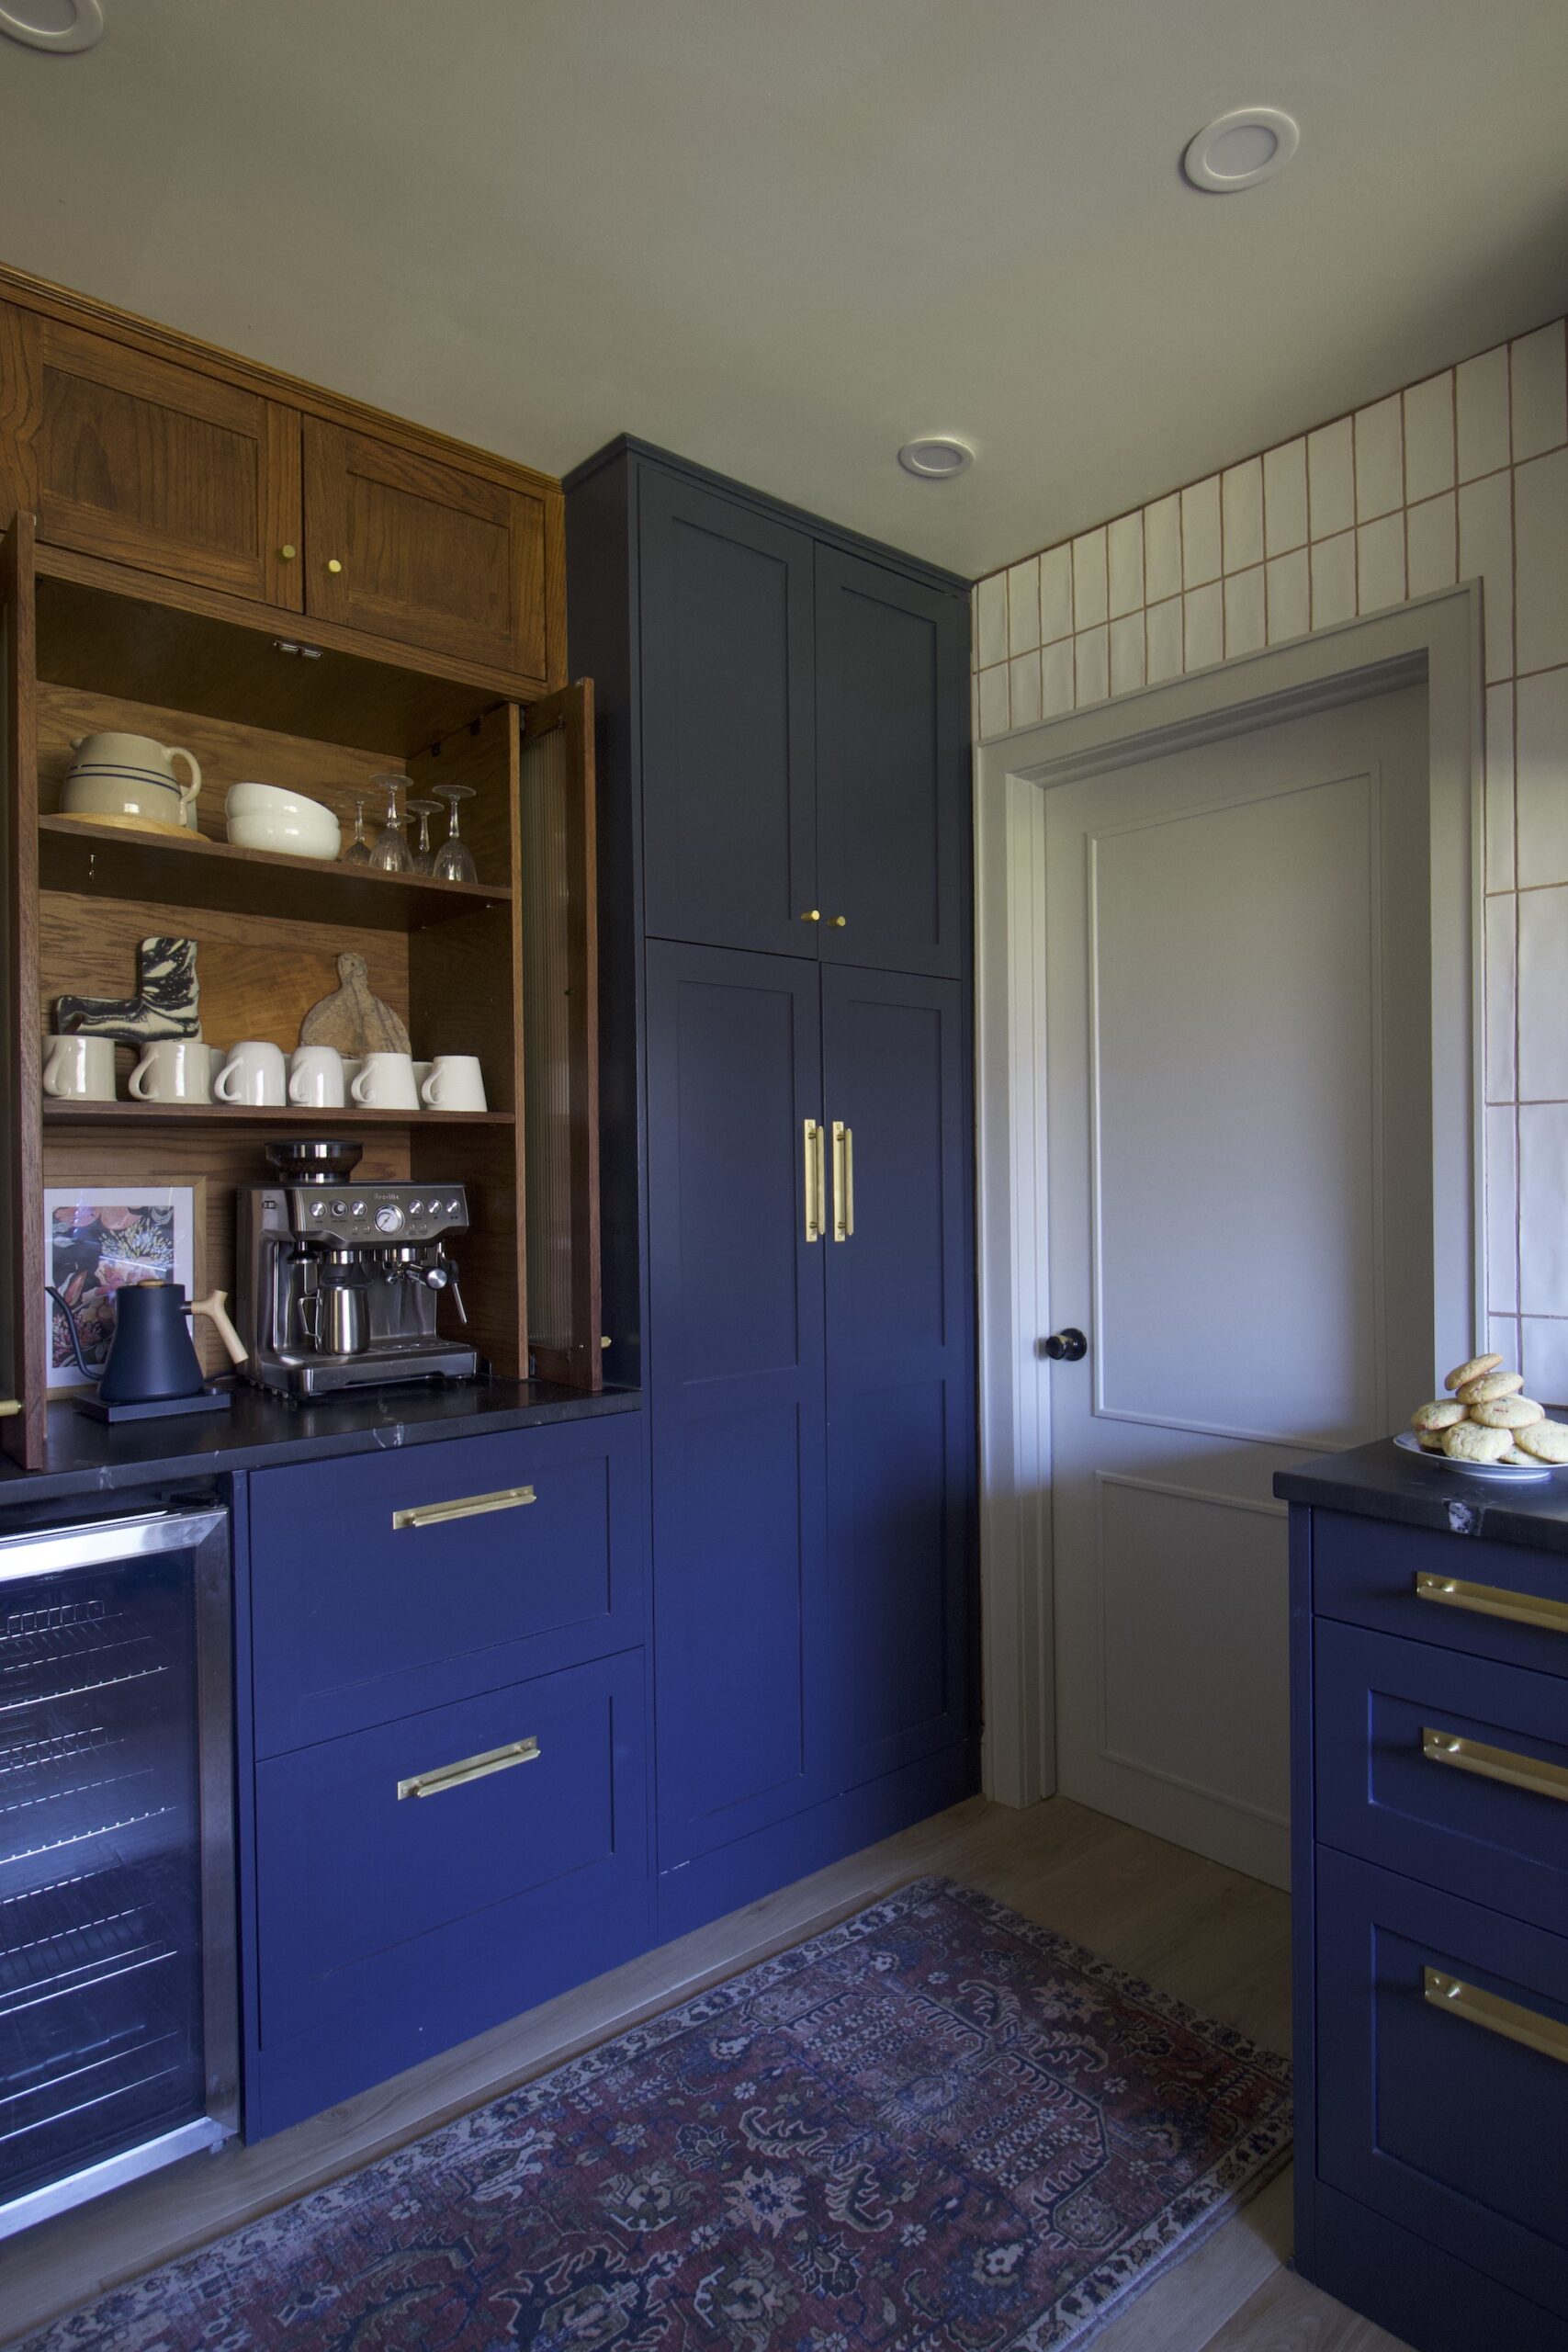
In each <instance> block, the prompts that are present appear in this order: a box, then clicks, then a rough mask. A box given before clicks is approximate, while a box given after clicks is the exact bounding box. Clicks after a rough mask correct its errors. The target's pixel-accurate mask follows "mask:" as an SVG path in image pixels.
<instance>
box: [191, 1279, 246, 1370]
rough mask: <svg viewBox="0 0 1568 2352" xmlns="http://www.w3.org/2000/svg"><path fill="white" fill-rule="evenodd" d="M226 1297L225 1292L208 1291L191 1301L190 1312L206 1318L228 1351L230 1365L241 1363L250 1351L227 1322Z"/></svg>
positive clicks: (228, 1321)
mask: <svg viewBox="0 0 1568 2352" xmlns="http://www.w3.org/2000/svg"><path fill="white" fill-rule="evenodd" d="M228 1295H229V1294H228V1292H227V1291H226V1290H209V1292H208V1294H207V1296H206V1297H205V1298H193V1299H192V1301H191V1303H190V1311H191V1313H192V1314H193V1315H205V1316H206V1317H208V1319H209V1322H210V1323H211V1324H212V1326H213V1329H215V1330H216V1331H217V1333H218V1336H219V1338H220V1340H222V1342H223V1344H224V1346H225V1347H226V1348H227V1349H228V1351H229V1360H230V1362H231V1363H245V1361H246V1360H247V1358H248V1357H249V1355H250V1352H251V1351H250V1350H249V1348H247V1347H246V1345H245V1343H244V1341H243V1340H242V1339H241V1337H240V1335H239V1333H238V1331H236V1330H235V1329H234V1326H233V1325H232V1323H231V1322H230V1320H229V1317H228V1314H227V1312H226V1311H225V1308H224V1304H223V1302H224V1300H225V1299H226V1298H227V1297H228Z"/></svg>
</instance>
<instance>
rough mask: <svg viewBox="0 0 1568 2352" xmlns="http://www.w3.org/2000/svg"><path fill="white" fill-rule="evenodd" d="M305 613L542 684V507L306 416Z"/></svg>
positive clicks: (476, 478) (475, 477)
mask: <svg viewBox="0 0 1568 2352" xmlns="http://www.w3.org/2000/svg"><path fill="white" fill-rule="evenodd" d="M304 437H305V545H306V560H305V576H306V583H307V585H306V598H305V603H306V609H307V611H308V612H310V613H311V614H312V615H314V616H317V617H319V618H321V619H323V620H332V621H341V622H343V623H344V625H345V626H347V627H348V628H362V629H366V630H368V631H370V632H371V633H372V634H373V635H375V636H377V637H382V638H391V639H395V640H396V641H397V642H399V643H400V644H404V645H419V646H424V647H427V648H429V649H430V650H432V651H434V652H438V653H446V654H451V655H454V656H456V657H457V658H458V659H459V660H467V661H470V662H480V663H484V664H486V665H488V666H489V667H491V668H492V669H499V670H509V671H513V672H515V673H518V674H520V675H521V676H523V677H525V678H532V679H539V680H541V681H543V680H544V678H545V676H546V673H547V648H546V629H545V544H546V531H545V502H544V499H543V498H542V497H535V496H532V495H530V494H529V493H527V492H524V491H519V490H511V489H508V488H507V487H506V486H505V485H504V484H502V483H501V482H497V481H491V480H489V479H488V478H487V477H485V476H483V475H481V474H473V473H468V472H465V471H464V470H463V469H462V468H460V467H457V466H449V465H445V464H441V463H439V462H437V461H436V460H435V459H434V458H425V457H420V456H417V455H415V454H414V453H413V452H412V451H411V450H408V449H403V448H400V447H396V446H395V445H393V444H392V443H390V442H387V441H380V440H378V439H376V438H375V437H374V436H373V435H369V434H365V433H354V432H350V431H349V430H348V429H347V428H346V427H345V426H344V425H340V424H329V423H327V422H326V421H325V420H324V419H322V418H320V417H314V416H307V417H306V418H305V420H304Z"/></svg>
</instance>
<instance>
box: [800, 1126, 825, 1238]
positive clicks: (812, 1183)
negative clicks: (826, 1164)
mask: <svg viewBox="0 0 1568 2352" xmlns="http://www.w3.org/2000/svg"><path fill="white" fill-rule="evenodd" d="M800 1125H801V1143H802V1148H803V1149H804V1152H805V1155H806V1238H807V1241H820V1240H821V1238H822V1228H823V1227H824V1225H825V1224H826V1223H827V1221H828V1200H827V1193H828V1180H827V1177H826V1175H825V1174H824V1172H823V1166H822V1129H821V1127H820V1126H819V1125H818V1122H817V1121H816V1120H815V1119H803V1120H802V1121H801V1123H800Z"/></svg>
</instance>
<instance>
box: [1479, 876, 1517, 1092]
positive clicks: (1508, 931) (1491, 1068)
mask: <svg viewBox="0 0 1568 2352" xmlns="http://www.w3.org/2000/svg"><path fill="white" fill-rule="evenodd" d="M1485 903H1486V974H1485V979H1486V1100H1487V1102H1488V1103H1511V1102H1512V1101H1513V1099H1514V1093H1515V1084H1516V1073H1515V1067H1514V984H1515V950H1514V925H1515V910H1516V909H1517V905H1518V900H1517V899H1515V898H1512V897H1503V898H1500V899H1487V900H1486V902H1485Z"/></svg>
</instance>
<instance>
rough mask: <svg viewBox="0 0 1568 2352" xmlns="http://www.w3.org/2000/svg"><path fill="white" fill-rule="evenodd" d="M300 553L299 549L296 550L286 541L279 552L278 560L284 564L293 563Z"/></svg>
mask: <svg viewBox="0 0 1568 2352" xmlns="http://www.w3.org/2000/svg"><path fill="white" fill-rule="evenodd" d="M298 553H299V549H298V548H295V547H294V546H293V545H292V544H291V542H290V541H288V540H287V539H286V540H285V541H284V543H283V545H282V546H281V547H280V548H278V550H277V554H278V560H279V561H280V562H282V563H292V562H293V560H294V558H295V556H296V555H297V554H298Z"/></svg>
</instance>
